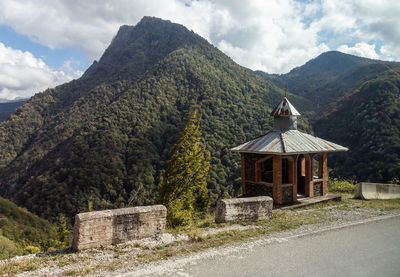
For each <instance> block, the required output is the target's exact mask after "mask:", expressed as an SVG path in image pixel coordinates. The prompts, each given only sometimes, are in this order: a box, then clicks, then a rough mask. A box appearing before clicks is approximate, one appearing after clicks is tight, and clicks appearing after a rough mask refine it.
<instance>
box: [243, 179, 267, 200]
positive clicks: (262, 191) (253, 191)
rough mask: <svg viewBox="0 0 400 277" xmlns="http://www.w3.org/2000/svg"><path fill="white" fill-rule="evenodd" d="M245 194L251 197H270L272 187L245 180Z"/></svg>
mask: <svg viewBox="0 0 400 277" xmlns="http://www.w3.org/2000/svg"><path fill="white" fill-rule="evenodd" d="M245 196H246V197H253V196H270V197H272V187H270V186H266V185H261V184H253V183H248V182H246V195H245Z"/></svg>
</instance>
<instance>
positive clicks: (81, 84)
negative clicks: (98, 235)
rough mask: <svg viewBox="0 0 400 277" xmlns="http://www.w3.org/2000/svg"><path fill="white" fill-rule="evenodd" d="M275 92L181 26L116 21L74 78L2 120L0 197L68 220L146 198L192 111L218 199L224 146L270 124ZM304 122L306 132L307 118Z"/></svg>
mask: <svg viewBox="0 0 400 277" xmlns="http://www.w3.org/2000/svg"><path fill="white" fill-rule="evenodd" d="M129 32H133V33H134V37H135V39H134V42H133V43H131V35H132V34H130V33H129ZM176 33H178V34H176ZM132 36H133V35H132ZM126 40H127V41H126ZM154 41H157V44H156V43H153V42H154ZM170 41H173V42H171V45H172V46H174V47H170V48H169V52H168V51H167V50H166V47H165V45H169V42H170ZM149 45H154V47H155V49H153V48H154V47H153V48H151V47H148V46H149ZM159 48H160V49H159ZM121 53H122V54H121ZM130 53H133V54H132V55H133V58H134V59H135V60H136V61H137V62H136V63H134V62H132V60H131V59H128V58H127V57H128V56H129V55H131V54H130ZM140 53H141V54H140ZM154 53H157V54H154ZM160 53H163V54H164V55H163V56H161V55H160ZM118 55H122V56H123V57H121V58H120V59H118V57H117V56H118ZM103 60H104V61H105V62H104V63H103ZM117 61H118V62H117ZM111 62H113V63H114V64H113V66H111V65H110V63H111ZM105 65H107V66H105ZM108 65H110V66H108ZM106 70H107V71H109V72H105V71H106ZM104 76H108V77H104ZM282 95H283V91H282V90H280V89H278V88H277V87H275V86H274V85H272V84H270V83H268V82H265V81H264V80H262V79H261V78H259V77H257V76H254V75H253V74H252V73H251V72H249V71H248V70H247V69H245V68H243V67H241V66H239V65H237V64H236V63H234V62H233V61H232V60H231V59H230V58H228V57H227V56H226V55H224V54H223V53H222V52H220V51H219V50H218V49H216V48H215V47H213V46H212V45H210V44H209V43H208V42H206V41H205V40H204V39H202V38H201V37H199V36H198V35H196V34H194V33H193V32H190V31H188V30H187V29H186V28H184V27H183V26H181V25H177V24H172V23H170V22H166V21H162V20H158V19H152V18H147V19H146V18H145V19H143V20H142V22H141V23H139V24H138V25H137V26H135V27H130V28H127V27H124V26H123V27H121V30H120V31H119V33H118V35H117V37H116V38H114V40H113V42H112V44H111V45H110V47H109V49H107V50H106V52H105V53H104V55H103V57H102V58H101V59H100V61H99V62H98V63H95V64H94V65H93V66H92V67H91V68H89V70H88V71H87V72H86V73H85V74H84V76H83V77H82V78H81V79H79V80H76V81H72V82H70V83H67V84H65V85H62V86H59V87H56V88H55V89H50V90H47V91H45V92H43V93H40V94H37V95H35V96H34V97H33V98H32V99H30V100H29V102H28V103H27V104H25V105H24V106H22V107H20V108H19V109H18V110H17V111H16V113H15V114H13V115H12V116H11V118H10V119H9V120H7V121H5V122H2V123H1V124H0V161H1V162H0V180H1V184H0V189H1V194H2V195H3V196H4V197H7V198H9V199H11V200H12V201H14V202H15V203H17V204H18V205H21V206H23V207H26V208H27V209H28V210H29V211H32V212H34V213H36V214H37V215H39V216H41V217H43V218H46V219H49V220H51V221H54V220H56V219H57V216H58V214H59V213H65V214H66V215H67V217H68V218H69V219H70V222H71V221H72V219H73V216H74V215H75V214H76V213H78V212H83V211H87V206H88V205H87V203H88V201H91V202H92V203H93V209H95V210H96V209H107V208H116V207H124V206H126V205H128V203H130V204H131V205H147V204H152V203H154V201H155V198H156V194H157V187H158V182H159V177H160V172H161V171H162V170H164V169H165V168H166V162H167V160H168V159H169V158H170V157H169V154H170V151H171V149H172V147H173V145H174V144H175V143H176V140H177V137H178V134H179V133H180V132H181V131H182V130H183V128H184V126H185V124H186V120H187V118H188V115H189V114H190V113H191V112H192V111H193V110H194V109H197V110H198V117H199V120H200V126H201V130H202V132H203V136H202V139H203V142H204V144H205V146H206V148H207V150H208V151H210V153H211V158H210V171H209V174H208V180H207V184H208V189H209V197H210V202H211V203H212V204H214V203H215V201H216V199H217V198H219V197H227V196H229V195H233V194H234V193H235V190H238V189H239V187H240V179H239V174H240V172H239V166H240V165H239V163H240V161H239V156H238V155H237V154H234V153H232V152H230V151H229V148H231V147H233V146H236V145H238V144H239V143H242V142H244V141H246V140H248V139H250V138H253V137H255V136H258V135H260V134H263V133H265V132H266V131H268V130H269V128H270V126H271V122H272V118H271V117H270V116H269V113H270V111H271V109H272V108H273V106H274V105H275V104H276V103H277V102H279V101H280V100H281V98H282ZM291 99H293V100H292V101H293V102H295V103H296V107H297V108H299V109H303V110H304V107H306V106H307V105H308V101H307V100H305V99H304V98H302V97H297V96H295V95H291ZM300 126H301V128H303V129H304V130H307V131H310V127H309V125H308V123H307V120H306V119H305V118H303V120H302V121H300Z"/></svg>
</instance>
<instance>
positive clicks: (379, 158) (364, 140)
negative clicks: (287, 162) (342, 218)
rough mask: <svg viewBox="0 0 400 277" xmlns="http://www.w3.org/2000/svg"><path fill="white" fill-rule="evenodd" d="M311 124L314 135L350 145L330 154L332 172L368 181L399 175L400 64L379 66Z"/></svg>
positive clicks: (385, 179)
mask: <svg viewBox="0 0 400 277" xmlns="http://www.w3.org/2000/svg"><path fill="white" fill-rule="evenodd" d="M364 76H368V74H365V75H364ZM314 127H315V133H316V134H317V135H319V136H321V137H325V138H327V139H328V140H332V141H335V142H337V143H339V144H342V145H346V146H349V147H350V151H349V152H347V153H345V154H340V155H339V154H335V155H332V157H331V158H330V161H329V163H330V167H331V168H333V172H332V174H333V175H334V176H341V177H345V178H353V179H356V180H359V181H370V182H388V181H390V180H393V179H394V178H398V177H399V176H400V66H398V67H392V68H389V69H386V70H385V71H384V70H382V71H381V72H380V73H379V74H377V75H376V76H374V77H371V78H370V79H369V80H367V81H365V82H363V83H362V84H361V85H360V86H359V87H358V88H357V89H355V90H353V91H350V92H348V94H347V95H346V96H345V97H343V98H341V99H340V100H339V101H338V102H337V103H336V105H335V107H332V108H331V109H328V110H327V111H326V112H325V113H324V114H323V115H322V117H321V118H320V119H319V120H318V121H317V122H316V123H315V124H314Z"/></svg>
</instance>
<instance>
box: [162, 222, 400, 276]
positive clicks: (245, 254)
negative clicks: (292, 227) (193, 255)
mask: <svg viewBox="0 0 400 277" xmlns="http://www.w3.org/2000/svg"><path fill="white" fill-rule="evenodd" d="M168 275H169V274H168ZM173 275H175V276H207V277H211V276H241V277H243V276H246V277H250V276H335V277H337V276H363V277H366V276H379V277H381V276H396V277H398V276H400V217H395V218H391V219H386V220H383V221H375V222H370V223H366V224H361V225H356V226H352V227H347V228H343V229H339V230H333V231H328V232H323V233H319V234H317V235H311V236H304V237H297V238H289V239H287V240H283V241H281V242H277V243H273V244H266V245H257V246H255V247H254V248H252V249H249V250H245V251H242V252H240V253H236V254H234V255H230V256H222V257H212V258H204V259H201V260H199V261H196V263H191V264H187V265H186V266H184V267H183V268H179V269H178V270H177V271H175V274H173Z"/></svg>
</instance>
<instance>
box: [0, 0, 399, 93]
mask: <svg viewBox="0 0 400 277" xmlns="http://www.w3.org/2000/svg"><path fill="white" fill-rule="evenodd" d="M145 15H149V16H156V17H160V18H163V19H169V20H171V21H173V22H176V23H181V24H183V25H185V26H186V27H188V28H189V29H191V30H193V31H195V32H196V33H198V34H200V35H201V36H203V37H204V38H206V39H207V40H208V41H209V42H211V43H212V44H213V45H215V46H217V47H218V48H219V49H220V50H222V51H223V52H225V53H226V54H227V55H229V56H230V57H231V58H232V59H233V60H235V61H236V62H237V63H239V64H240V65H243V66H246V67H249V68H251V69H259V70H263V71H266V72H269V73H286V72H288V71H290V69H292V68H293V67H296V66H300V65H302V64H304V63H305V62H306V61H308V60H309V59H311V58H314V57H316V56H317V55H319V54H320V53H322V52H325V51H328V50H339V51H342V52H345V53H350V54H354V55H358V56H363V57H368V58H375V59H384V60H399V59H400V16H399V15H400V1H396V0H340V1H337V0H318V1H313V0H310V1H307V0H302V1H300V0H297V1H295V0H246V1H243V0H198V1H191V0H97V1H83V0H0V99H14V98H16V97H29V96H31V95H33V94H35V93H37V92H40V91H42V90H44V89H46V88H48V87H54V86H56V85H58V84H61V83H64V82H67V81H69V80H72V79H75V78H79V77H80V75H81V74H82V72H83V71H85V70H86V68H87V67H88V66H89V65H90V64H91V63H92V62H93V60H98V59H99V58H100V57H101V55H102V53H103V51H104V50H105V49H106V47H107V46H108V44H109V43H110V42H111V40H112V38H113V36H114V35H115V34H116V32H117V30H118V28H119V26H120V25H123V24H127V25H135V24H136V23H137V22H138V21H139V20H140V19H141V18H142V17H143V16H145Z"/></svg>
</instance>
